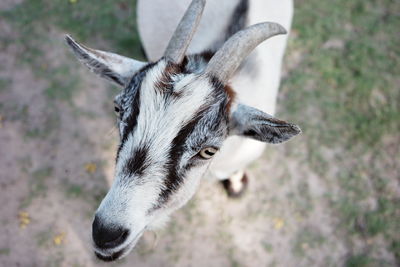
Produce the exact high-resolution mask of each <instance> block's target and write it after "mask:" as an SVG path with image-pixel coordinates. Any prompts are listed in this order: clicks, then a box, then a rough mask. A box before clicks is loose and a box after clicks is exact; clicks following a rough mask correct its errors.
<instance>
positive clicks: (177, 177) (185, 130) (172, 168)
mask: <svg viewBox="0 0 400 267" xmlns="http://www.w3.org/2000/svg"><path fill="white" fill-rule="evenodd" d="M206 112H207V109H206V108H204V107H202V108H200V110H199V111H198V112H197V113H196V115H195V116H194V117H193V119H192V120H190V121H189V122H188V123H186V124H185V125H184V126H183V127H182V128H181V130H180V131H179V132H178V134H177V135H176V136H175V138H174V139H173V141H172V147H171V150H170V153H169V159H168V163H167V164H166V169H167V177H166V179H165V181H164V186H165V187H164V189H163V190H162V191H161V193H160V200H159V203H158V204H157V205H156V207H155V208H154V209H157V208H159V207H160V206H161V205H162V204H164V203H165V202H166V201H168V199H169V197H170V195H171V193H172V192H174V191H175V190H177V189H178V188H179V185H180V184H181V183H182V182H183V175H184V173H179V170H178V166H177V165H178V162H179V161H180V159H181V157H182V154H183V152H184V151H185V145H186V139H187V138H188V137H189V136H190V134H191V133H192V132H193V130H194V128H195V126H196V124H197V123H198V122H199V120H200V119H201V118H202V117H203V115H204V114H205V113H206Z"/></svg>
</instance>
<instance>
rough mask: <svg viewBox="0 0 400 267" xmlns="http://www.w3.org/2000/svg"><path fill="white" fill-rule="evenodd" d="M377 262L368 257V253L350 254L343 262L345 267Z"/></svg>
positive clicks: (362, 265) (362, 266)
mask: <svg viewBox="0 0 400 267" xmlns="http://www.w3.org/2000/svg"><path fill="white" fill-rule="evenodd" d="M376 264H377V262H376V261H375V260H374V259H372V258H370V257H369V256H368V255H364V254H360V255H352V256H350V257H349V258H348V259H347V260H346V263H345V266H346V267H372V266H377V265H376Z"/></svg>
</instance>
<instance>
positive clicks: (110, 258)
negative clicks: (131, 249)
mask: <svg viewBox="0 0 400 267" xmlns="http://www.w3.org/2000/svg"><path fill="white" fill-rule="evenodd" d="M124 252H125V249H121V250H120V251H118V252H114V253H113V254H111V255H109V256H104V255H102V254H100V253H98V252H97V251H95V252H94V254H95V255H96V257H97V258H98V259H100V260H102V261H105V262H110V261H115V260H118V259H119V258H120V257H121V256H122V254H124Z"/></svg>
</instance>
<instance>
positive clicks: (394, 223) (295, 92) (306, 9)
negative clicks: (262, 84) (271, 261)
mask: <svg viewBox="0 0 400 267" xmlns="http://www.w3.org/2000/svg"><path fill="white" fill-rule="evenodd" d="M295 12H296V13H295V17H294V25H293V32H294V34H293V35H292V39H291V41H290V44H289V52H288V55H290V54H291V53H294V52H295V51H296V52H298V51H300V53H301V61H300V63H299V64H297V65H296V66H295V67H293V68H292V69H291V70H290V72H289V75H288V77H287V78H286V79H285V80H284V81H283V85H282V93H283V95H284V101H282V102H281V103H280V105H282V106H281V110H282V111H283V113H284V116H285V117H286V118H288V119H291V120H292V121H296V122H297V123H298V124H299V125H300V126H301V127H302V129H303V132H304V133H303V136H302V138H303V140H304V141H303V142H306V144H307V146H306V147H307V150H306V151H304V152H305V153H306V155H305V156H304V157H303V158H302V159H301V160H302V161H303V162H304V164H307V165H308V166H310V167H311V169H312V170H313V171H314V172H315V173H317V174H318V175H319V176H320V177H321V179H322V180H323V181H324V182H326V183H327V184H330V186H332V187H337V186H339V187H340V189H341V190H340V191H339V193H338V194H331V193H329V194H327V195H328V199H330V201H332V202H331V203H332V207H333V212H337V213H338V215H339V216H340V218H341V221H340V223H339V226H338V227H339V228H340V231H344V233H345V234H344V235H345V236H346V237H348V240H349V245H350V246H351V244H352V242H353V238H358V237H360V236H362V237H363V238H365V240H367V239H368V238H373V237H375V236H377V235H382V236H384V238H385V240H386V243H387V246H388V247H389V248H390V249H391V251H392V253H393V254H394V255H395V257H396V259H397V261H400V257H399V250H398V244H399V238H400V237H399V235H398V234H397V232H398V229H400V225H399V223H398V220H396V219H395V218H399V215H400V213H399V210H398V208H397V209H396V206H397V207H398V204H399V201H400V199H399V197H398V196H396V195H395V194H394V193H393V191H392V190H391V188H390V183H389V181H390V180H392V181H393V179H396V177H393V176H391V174H392V173H393V172H387V171H386V169H385V168H383V166H391V167H390V168H397V169H398V168H400V165H399V163H398V162H397V161H395V158H398V157H399V153H398V151H399V149H400V146H399V143H398V142H396V141H393V142H391V143H390V145H389V146H388V145H386V146H385V145H384V141H386V142H387V140H396V137H397V136H398V133H399V130H400V115H399V114H400V87H399V78H398V77H399V76H400V45H399V44H400V36H399V34H398V29H399V27H400V18H399V16H398V14H399V12H400V3H399V2H398V1H392V0H376V1H375V0H371V1H364V0H355V1H345V0H338V1H328V2H326V1H318V0H311V1H304V0H303V1H296V2H295ZM334 44H336V45H334ZM287 59H288V60H289V59H290V56H288V57H287ZM288 64H289V65H290V62H288ZM390 146H396V147H397V149H393V150H394V151H397V152H392V153H391V154H392V155H391V156H390V157H388V153H389V152H388V151H390V148H391V147H390ZM324 150H330V151H336V152H335V153H334V155H333V156H332V155H326V154H325V153H324V152H323V151H324ZM332 169H333V173H336V176H334V177H332V176H331V175H328V173H329V174H331V173H332V172H328V170H332ZM389 170H390V169H388V171H389ZM389 173H390V174H389ZM370 198H374V199H376V202H377V205H376V207H368V206H365V205H364V203H365V201H367V200H368V199H370ZM396 229H397V230H396ZM338 230H339V229H338ZM348 234H350V235H349V236H348ZM295 250H298V249H295ZM364 258H365V257H364ZM364 258H363V256H355V257H353V258H351V259H350V260H349V261H348V264H347V265H348V266H368V264H369V260H368V258H365V259H364ZM364 260H365V261H366V264H367V265H363V264H364Z"/></svg>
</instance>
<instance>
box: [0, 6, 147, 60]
mask: <svg viewBox="0 0 400 267" xmlns="http://www.w3.org/2000/svg"><path fill="white" fill-rule="evenodd" d="M135 7H136V1H133V3H132V2H126V1H124V0H115V1H114V0H105V1H102V3H101V5H99V4H98V2H97V1H95V0H88V1H77V2H76V3H74V4H72V3H71V2H69V1H64V0H37V1H24V2H22V3H21V4H20V5H18V6H16V7H15V8H13V9H11V10H8V11H3V12H1V13H0V15H2V16H3V17H4V18H5V19H6V20H8V21H9V22H11V23H13V24H14V25H15V26H16V27H17V28H18V29H19V30H20V31H21V36H22V37H23V38H22V40H21V42H24V40H26V39H28V38H29V40H30V42H29V43H30V44H26V45H28V46H29V48H30V50H31V52H33V53H37V55H36V56H39V55H40V54H41V52H40V50H41V49H40V42H39V41H38V42H33V41H32V39H31V38H32V37H35V36H37V35H43V34H46V32H45V31H46V30H48V29H49V26H48V25H53V26H54V27H57V28H59V29H61V31H64V32H68V33H71V34H73V35H74V36H75V37H76V38H78V40H81V41H89V40H91V41H92V42H91V43H98V42H95V40H96V39H98V38H101V39H102V40H106V41H107V42H109V43H110V47H112V48H113V49H112V50H113V51H114V52H117V53H122V54H124V55H126V56H131V57H134V58H137V59H141V58H142V52H141V50H140V41H139V35H138V33H137V31H136V28H137V27H136V13H135V12H134V11H135ZM48 14H51V16H49V15H48ZM36 45H38V46H36ZM60 45H61V44H60ZM99 48H104V47H99Z"/></svg>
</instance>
